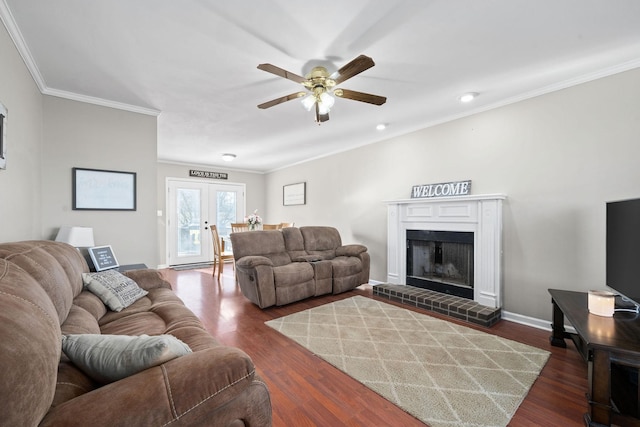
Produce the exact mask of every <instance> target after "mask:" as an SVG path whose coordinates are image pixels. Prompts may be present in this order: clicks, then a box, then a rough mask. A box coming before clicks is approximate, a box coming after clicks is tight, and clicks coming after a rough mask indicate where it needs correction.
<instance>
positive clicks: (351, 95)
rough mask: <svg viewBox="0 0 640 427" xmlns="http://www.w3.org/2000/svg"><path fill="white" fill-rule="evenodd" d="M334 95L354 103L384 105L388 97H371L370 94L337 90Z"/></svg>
mask: <svg viewBox="0 0 640 427" xmlns="http://www.w3.org/2000/svg"><path fill="white" fill-rule="evenodd" d="M333 94H334V95H335V96H338V97H340V98H347V99H353V100H354V101H360V102H367V103H369V104H375V105H382V104H384V103H385V102H387V97H385V96H378V95H371V94H370V93H364V92H356V91H355V90H349V89H336V90H335V91H334V92H333Z"/></svg>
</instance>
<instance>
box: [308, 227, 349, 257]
mask: <svg viewBox="0 0 640 427" xmlns="http://www.w3.org/2000/svg"><path fill="white" fill-rule="evenodd" d="M300 233H302V237H303V238H304V249H305V251H306V252H307V253H308V254H309V255H320V256H321V257H322V258H324V259H333V258H335V256H336V248H339V247H340V246H342V240H341V239H340V233H339V232H338V230H337V229H336V228H334V227H317V226H316V227H300Z"/></svg>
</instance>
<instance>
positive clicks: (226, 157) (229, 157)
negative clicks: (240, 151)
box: [222, 153, 236, 162]
mask: <svg viewBox="0 0 640 427" xmlns="http://www.w3.org/2000/svg"><path fill="white" fill-rule="evenodd" d="M235 158H236V155H235V154H231V153H225V154H223V155H222V160H224V161H225V162H231V161H233V159H235Z"/></svg>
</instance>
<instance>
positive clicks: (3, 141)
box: [0, 102, 7, 169]
mask: <svg viewBox="0 0 640 427" xmlns="http://www.w3.org/2000/svg"><path fill="white" fill-rule="evenodd" d="M6 168H7V108H6V107H5V106H4V105H3V104H2V103H1V102H0V169H6Z"/></svg>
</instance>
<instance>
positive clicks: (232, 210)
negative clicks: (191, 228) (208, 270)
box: [216, 191, 237, 251]
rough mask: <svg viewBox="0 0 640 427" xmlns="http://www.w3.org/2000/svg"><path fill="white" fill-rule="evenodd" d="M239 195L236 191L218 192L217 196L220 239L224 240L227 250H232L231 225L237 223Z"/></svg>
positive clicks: (217, 224)
mask: <svg viewBox="0 0 640 427" xmlns="http://www.w3.org/2000/svg"><path fill="white" fill-rule="evenodd" d="M236 205H237V193H236V192H235V191H218V193H217V195H216V212H217V214H218V215H217V219H216V226H217V227H218V231H219V233H220V237H222V239H224V243H225V250H227V251H229V250H231V239H229V234H231V223H232V222H236Z"/></svg>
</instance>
